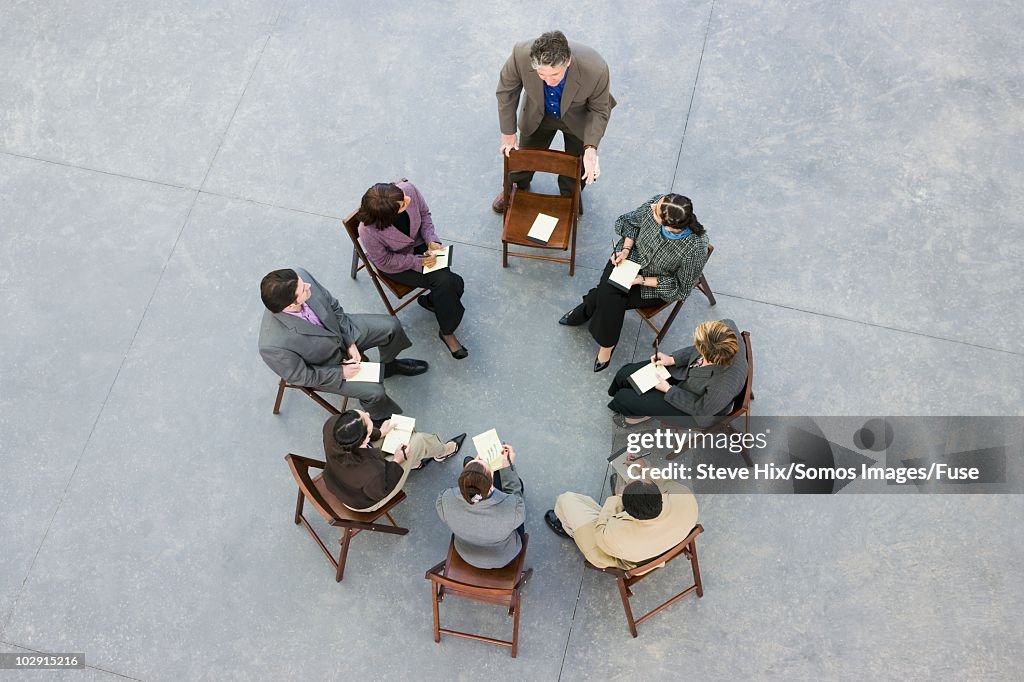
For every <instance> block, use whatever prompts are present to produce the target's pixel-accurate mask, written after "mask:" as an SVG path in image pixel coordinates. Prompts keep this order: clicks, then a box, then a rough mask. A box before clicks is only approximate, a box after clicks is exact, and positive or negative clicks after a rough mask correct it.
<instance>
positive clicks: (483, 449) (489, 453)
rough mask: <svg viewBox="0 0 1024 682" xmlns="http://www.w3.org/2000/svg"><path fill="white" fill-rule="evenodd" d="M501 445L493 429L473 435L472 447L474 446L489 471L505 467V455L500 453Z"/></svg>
mask: <svg viewBox="0 0 1024 682" xmlns="http://www.w3.org/2000/svg"><path fill="white" fill-rule="evenodd" d="M503 445H504V444H503V443H502V442H501V439H500V438H498V432H497V430H495V429H491V430H490V431H484V432H483V433H481V434H480V435H477V436H473V447H475V448H476V454H477V456H478V457H480V459H482V460H484V461H485V462H487V466H489V467H490V468H491V471H497V470H498V469H504V468H505V456H504V455H502V454H501V448H502V446H503Z"/></svg>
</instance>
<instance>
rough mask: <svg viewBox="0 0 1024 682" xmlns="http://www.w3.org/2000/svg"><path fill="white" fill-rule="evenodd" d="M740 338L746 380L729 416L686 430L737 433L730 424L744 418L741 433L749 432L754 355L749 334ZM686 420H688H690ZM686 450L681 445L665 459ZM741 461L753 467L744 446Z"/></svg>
mask: <svg viewBox="0 0 1024 682" xmlns="http://www.w3.org/2000/svg"><path fill="white" fill-rule="evenodd" d="M740 336H742V337H743V345H744V347H745V351H746V358H747V378H746V380H745V381H744V382H743V390H742V391H740V393H739V395H737V396H736V399H735V400H734V401H733V404H732V409H731V410H730V411H729V414H726V415H724V416H723V417H722V418H721V419H719V420H718V421H716V422H715V423H714V424H712V425H711V426H708V427H706V428H698V427H696V426H689V425H688V426H687V427H686V428H687V429H688V430H690V431H695V432H698V433H720V432H721V433H739V431H737V430H736V427H734V426H733V425H732V422H733V421H734V420H735V419H737V418H738V417H740V416H742V417H744V420H743V433H749V432H750V401H751V400H753V399H754V392H753V391H754V353H753V350H751V348H750V332H740ZM687 419H688V420H690V419H692V418H687ZM662 423H663V424H666V425H671V424H669V422H667V421H665V420H664V419H663V420H662ZM687 442H688V441H687ZM743 442H746V439H743ZM688 449H689V445H683V446H682V447H681V448H680V449H678V450H674V451H673V452H671V453H669V454H668V455H667V456H666V459H675V458H676V457H678V456H679V455H681V454H683V453H684V452H686V451H687V450H688ZM743 461H745V462H746V463H747V466H748V467H752V466H754V461H753V460H752V459H751V458H750V451H749V449H748V448H747V447H746V445H744V446H743Z"/></svg>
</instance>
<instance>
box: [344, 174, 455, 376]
mask: <svg viewBox="0 0 1024 682" xmlns="http://www.w3.org/2000/svg"><path fill="white" fill-rule="evenodd" d="M356 217H357V218H358V219H359V239H360V240H361V241H362V242H363V248H365V249H366V255H367V256H368V257H369V259H370V261H371V262H373V264H374V265H375V266H376V267H377V269H379V270H380V271H381V272H383V273H386V274H387V276H388V277H390V278H391V279H393V280H395V281H396V282H400V283H402V284H406V285H408V286H412V287H426V288H427V289H430V293H429V294H423V295H422V296H420V297H419V298H418V299H417V302H418V303H419V304H420V305H421V306H423V307H424V308H426V309H427V310H429V311H430V312H432V313H434V315H435V316H436V317H437V325H438V327H440V329H439V330H438V333H437V334H438V336H439V337H440V338H441V340H442V341H443V342H444V344H445V346H447V348H448V351H449V352H450V353H451V354H452V357H454V358H456V359H458V360H461V359H463V358H465V357H466V356H467V355H469V351H468V350H466V347H465V346H463V345H462V344H461V343H460V342H459V340H458V339H457V338H455V330H456V329H457V328H458V326H459V323H460V322H462V315H463V314H464V313H465V312H466V309H465V308H464V307H463V306H462V293H463V291H464V290H465V284H464V283H463V281H462V278H461V277H459V276H458V275H457V274H455V273H454V272H452V269H451V268H450V267H449V268H442V269H440V270H434V271H433V272H428V273H424V272H423V268H424V267H428V268H429V267H432V266H433V265H434V264H435V263H436V262H437V257H436V256H433V255H431V253H430V252H431V251H435V250H437V249H440V248H441V243H440V242H439V241H438V240H437V235H436V234H435V233H434V222H433V221H432V220H431V219H430V207H429V206H427V202H426V200H424V198H423V195H422V194H420V191H419V190H418V189H417V188H416V185H414V184H412V183H411V182H409V181H407V180H402V181H401V182H398V183H390V182H379V183H377V184H376V185H374V186H373V187H371V188H370V189H368V190H366V194H364V195H363V200H362V202H361V204H360V206H359V212H358V213H357V214H356Z"/></svg>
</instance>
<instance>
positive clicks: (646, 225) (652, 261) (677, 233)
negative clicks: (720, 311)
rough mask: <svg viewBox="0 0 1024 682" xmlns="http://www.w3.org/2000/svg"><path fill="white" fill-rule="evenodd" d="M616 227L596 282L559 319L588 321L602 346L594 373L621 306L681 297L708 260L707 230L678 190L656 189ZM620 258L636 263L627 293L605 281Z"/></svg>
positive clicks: (603, 360) (603, 361)
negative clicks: (613, 243) (609, 253)
mask: <svg viewBox="0 0 1024 682" xmlns="http://www.w3.org/2000/svg"><path fill="white" fill-rule="evenodd" d="M615 232H617V233H618V235H619V236H620V237H621V239H620V240H618V242H617V243H616V246H615V252H614V253H613V254H612V256H611V258H609V260H608V264H607V265H606V266H605V268H604V272H603V273H602V274H601V281H600V282H598V285H597V286H596V287H594V288H593V289H591V290H590V291H589V292H587V295H586V296H584V297H583V302H582V303H580V304H579V305H578V306H576V307H575V308H573V309H572V310H571V311H569V312H568V313H566V314H565V315H563V316H562V319H561V320H559V321H558V322H559V324H565V325H570V326H576V325H581V324H583V323H584V322H587V321H588V320H589V321H590V334H591V336H593V337H594V340H595V341H597V343H598V345H599V346H601V348H600V350H599V351H598V353H597V359H596V360H595V361H594V371H595V372H600V371H601V370H603V369H605V368H607V367H608V364H609V362H610V361H611V357H612V351H614V350H615V344H617V343H618V342H619V334H620V333H621V332H622V320H623V318H624V317H625V316H626V311H627V310H630V309H633V308H647V307H651V306H655V305H659V304H660V303H662V302H663V301H664V302H672V301H684V300H686V297H687V296H689V295H690V291H691V290H692V289H693V287H694V286H695V285H696V284H697V280H698V279H700V273H701V271H702V270H703V269H704V263H705V262H707V259H708V236H707V232H706V231H705V230H704V226H703V225H701V224H700V222H699V221H698V220H697V216H695V215H694V214H693V202H691V201H690V200H689V199H688V198H686V197H684V196H682V195H681V194H663V195H662V194H656V195H655V196H653V197H651V198H650V199H648V200H647V201H645V202H644V203H643V204H641V205H640V207H639V208H637V209H636V210H633V211H630V212H629V213H625V214H623V215H621V216H619V218H618V220H616V221H615ZM624 260H631V261H633V262H635V263H640V265H641V267H640V273H639V274H638V275H637V276H636V278H635V279H634V280H633V283H632V285H631V288H630V290H629V292H628V293H627V292H624V291H622V290H620V289H618V288H617V287H615V286H614V285H612V284H610V283H609V282H608V277H609V276H610V275H611V272H612V268H613V267H615V266H616V265H618V264H619V263H621V262H622V261H624Z"/></svg>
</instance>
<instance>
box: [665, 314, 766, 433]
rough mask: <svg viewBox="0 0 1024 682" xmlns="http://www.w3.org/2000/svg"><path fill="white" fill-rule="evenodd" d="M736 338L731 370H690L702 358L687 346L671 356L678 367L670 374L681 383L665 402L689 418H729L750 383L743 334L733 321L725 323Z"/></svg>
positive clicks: (705, 368) (713, 368)
mask: <svg viewBox="0 0 1024 682" xmlns="http://www.w3.org/2000/svg"><path fill="white" fill-rule="evenodd" d="M722 322H724V323H725V324H726V325H728V327H729V328H730V329H732V330H733V332H734V333H735V334H736V341H737V342H738V343H739V347H738V348H737V349H736V355H735V356H733V359H732V364H731V365H729V366H728V367H722V366H720V365H704V366H703V367H694V368H692V369H690V367H689V365H690V363H691V362H693V361H695V360H696V359H697V358H699V357H700V352H698V351H697V348H696V347H695V346H687V347H686V348H681V349H679V350H677V351H676V352H674V353H672V357H673V359H674V360H675V364H674V365H673V366H671V367H669V368H668V371H669V373H670V374H671V375H672V376H673V377H674V378H675V379H678V380H679V383H678V384H675V385H674V386H672V388H670V389H668V391H667V392H666V393H665V402H667V403H668V404H669V405H671V406H672V407H674V408H676V409H677V410H680V411H682V412H685V413H686V414H688V415H691V416H695V417H701V416H711V415H720V414H726V413H727V412H728V410H729V408H731V407H732V404H733V402H734V401H735V400H736V397H737V396H738V395H739V393H740V391H741V390H743V384H744V382H745V381H746V379H747V348H746V346H745V345H744V343H743V337H742V336H740V330H739V329H737V327H736V323H735V322H733V321H732V320H722Z"/></svg>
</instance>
